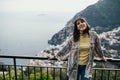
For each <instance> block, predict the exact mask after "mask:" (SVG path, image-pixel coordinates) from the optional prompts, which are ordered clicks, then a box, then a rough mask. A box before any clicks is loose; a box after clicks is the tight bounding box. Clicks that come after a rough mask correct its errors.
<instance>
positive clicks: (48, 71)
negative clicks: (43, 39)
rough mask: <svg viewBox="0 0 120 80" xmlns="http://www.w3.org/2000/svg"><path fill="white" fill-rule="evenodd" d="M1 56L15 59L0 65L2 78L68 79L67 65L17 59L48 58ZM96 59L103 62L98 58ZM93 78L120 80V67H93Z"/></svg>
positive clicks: (0, 56)
mask: <svg viewBox="0 0 120 80" xmlns="http://www.w3.org/2000/svg"><path fill="white" fill-rule="evenodd" d="M0 58H8V59H10V58H11V59H13V65H0V68H1V73H0V80H68V77H67V74H66V72H67V70H66V67H47V66H46V67H41V66H27V65H16V63H17V61H16V60H17V59H37V60H48V58H43V57H28V56H7V55H0ZM54 60H56V59H54ZM94 61H95V62H103V61H98V60H94ZM108 61H109V62H119V61H120V60H119V59H114V60H111V59H108ZM5 69H7V70H5ZM24 69H25V70H24ZM92 80H120V69H112V68H93V77H92Z"/></svg>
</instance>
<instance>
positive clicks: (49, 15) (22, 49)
mask: <svg viewBox="0 0 120 80" xmlns="http://www.w3.org/2000/svg"><path fill="white" fill-rule="evenodd" d="M74 14H75V13H72V12H0V55H10V56H35V55H36V54H37V53H39V52H40V51H42V50H44V49H45V48H47V47H49V46H50V45H49V44H48V40H50V39H51V37H52V36H53V35H54V34H55V33H57V32H58V31H60V30H61V29H62V28H64V27H65V25H66V23H67V21H69V20H70V19H71V18H72V17H73V16H74ZM0 62H4V63H5V64H13V60H12V59H5V58H0ZM17 63H18V64H26V62H25V60H18V61H17Z"/></svg>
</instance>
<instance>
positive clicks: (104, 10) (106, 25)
mask: <svg viewBox="0 0 120 80" xmlns="http://www.w3.org/2000/svg"><path fill="white" fill-rule="evenodd" d="M119 4H120V0H116V1H115V0H99V1H98V2H97V3H96V4H94V5H91V6H88V7H87V8H86V9H84V10H83V11H81V12H78V13H77V14H76V15H75V16H74V17H73V18H72V19H71V20H69V21H68V22H67V24H66V25H65V27H64V28H63V29H62V30H60V31H59V32H58V33H56V34H55V35H53V37H52V38H51V40H49V41H48V44H51V45H58V44H62V43H63V42H64V41H65V39H66V37H67V36H69V34H70V33H71V32H72V31H73V27H74V25H73V22H74V21H75V20H76V19H77V18H79V17H84V18H86V19H87V21H88V23H89V24H90V25H91V26H92V28H94V29H95V30H96V31H97V32H98V33H101V32H105V31H109V30H112V29H113V28H116V27H118V26H120V9H119V8H120V5H119Z"/></svg>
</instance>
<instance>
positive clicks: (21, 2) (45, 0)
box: [0, 0, 98, 12]
mask: <svg viewBox="0 0 120 80" xmlns="http://www.w3.org/2000/svg"><path fill="white" fill-rule="evenodd" d="M97 1H98V0H0V11H1V10H3V11H60V12H61V11H62V12H63V11H64V12H66V11H70V12H78V11H80V10H82V9H84V8H86V7H87V6H88V5H90V4H94V3H96V2H97Z"/></svg>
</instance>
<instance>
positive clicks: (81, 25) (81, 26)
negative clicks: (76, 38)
mask: <svg viewBox="0 0 120 80" xmlns="http://www.w3.org/2000/svg"><path fill="white" fill-rule="evenodd" d="M76 25H77V29H78V30H80V31H84V30H85V29H86V28H87V24H86V22H85V21H83V20H78V21H77V22H76Z"/></svg>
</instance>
